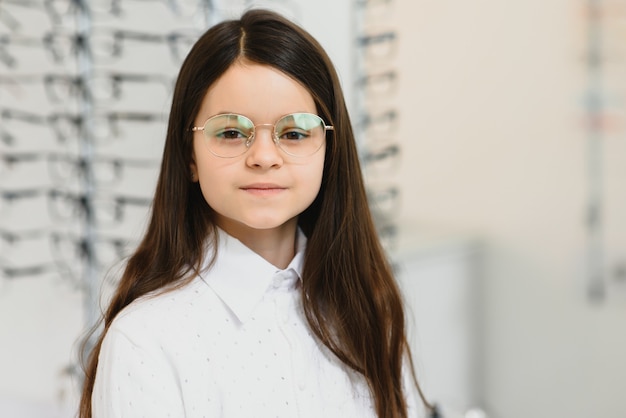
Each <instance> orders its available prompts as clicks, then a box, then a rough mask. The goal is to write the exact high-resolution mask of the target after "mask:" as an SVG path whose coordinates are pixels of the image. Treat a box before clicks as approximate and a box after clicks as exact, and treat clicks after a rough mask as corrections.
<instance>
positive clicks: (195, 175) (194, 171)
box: [189, 155, 199, 183]
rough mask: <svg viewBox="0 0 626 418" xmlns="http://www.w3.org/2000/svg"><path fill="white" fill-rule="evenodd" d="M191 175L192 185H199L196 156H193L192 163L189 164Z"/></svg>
mask: <svg viewBox="0 0 626 418" xmlns="http://www.w3.org/2000/svg"><path fill="white" fill-rule="evenodd" d="M189 174H190V177H191V182H192V183H197V182H198V181H199V177H198V166H197V165H196V158H195V156H194V155H192V156H191V163H189Z"/></svg>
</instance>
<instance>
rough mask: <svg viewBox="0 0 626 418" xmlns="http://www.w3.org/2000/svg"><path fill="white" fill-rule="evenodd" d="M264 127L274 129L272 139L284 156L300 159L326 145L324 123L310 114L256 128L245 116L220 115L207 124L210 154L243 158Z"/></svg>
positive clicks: (205, 133) (293, 115) (205, 132)
mask: <svg viewBox="0 0 626 418" xmlns="http://www.w3.org/2000/svg"><path fill="white" fill-rule="evenodd" d="M261 127H267V128H271V129H272V139H273V140H274V142H275V143H276V144H277V145H278V147H279V148H281V149H282V150H283V151H284V152H285V153H287V154H289V155H293V156H297V157H306V156H309V155H312V154H314V153H315V152H316V151H317V150H319V149H320V148H321V146H322V144H323V143H324V139H325V131H326V129H327V128H326V126H325V124H324V121H323V120H322V119H321V118H320V117H319V116H317V115H314V114H311V113H293V114H290V115H286V116H283V117H282V118H280V119H279V120H278V121H277V122H276V123H275V124H274V125H273V126H272V125H256V126H255V125H254V123H253V122H252V121H251V120H250V119H248V118H247V117H245V116H242V115H237V114H224V115H217V116H214V117H212V118H210V119H209V120H207V122H206V123H205V125H204V128H203V132H204V136H205V138H206V140H207V146H208V148H209V151H210V152H211V153H213V154H214V155H216V156H218V157H225V158H231V157H236V156H239V155H242V154H243V153H245V152H246V151H247V150H248V148H249V147H250V146H251V145H252V142H253V141H254V140H255V136H256V135H257V130H258V129H259V128H261Z"/></svg>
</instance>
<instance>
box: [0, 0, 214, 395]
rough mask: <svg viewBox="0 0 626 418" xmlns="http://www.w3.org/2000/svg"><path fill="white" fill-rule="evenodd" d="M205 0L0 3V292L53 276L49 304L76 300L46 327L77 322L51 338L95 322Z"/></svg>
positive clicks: (133, 222) (69, 369)
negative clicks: (53, 296)
mask: <svg viewBox="0 0 626 418" xmlns="http://www.w3.org/2000/svg"><path fill="white" fill-rule="evenodd" d="M213 6H214V2H213V1H211V0H123V1H122V0H0V296H2V297H5V298H9V297H13V296H12V294H11V292H12V291H15V290H17V289H18V288H19V289H27V288H28V289H31V287H27V286H30V283H33V285H34V289H37V288H50V283H51V282H53V285H52V287H57V288H62V289H64V290H62V291H59V295H62V297H63V299H64V301H60V300H59V301H58V302H54V303H59V304H63V303H64V304H65V305H71V304H74V303H76V302H78V301H80V304H82V306H77V307H67V306H64V307H63V309H55V310H53V311H50V312H49V314H48V317H49V321H55V320H57V321H63V320H64V318H66V317H67V316H68V315H71V314H68V312H69V311H71V312H80V315H81V316H82V318H81V319H80V321H78V322H80V324H81V325H82V326H81V327H80V329H78V330H76V329H74V328H73V325H69V324H67V323H64V324H61V325H60V326H61V327H62V328H63V329H60V330H58V331H60V332H58V333H57V337H56V338H57V339H56V341H59V339H71V340H78V338H79V337H80V335H81V333H82V331H83V330H84V328H86V327H91V326H93V325H95V324H96V323H97V321H98V319H99V317H100V314H101V306H103V302H104V299H106V298H107V297H108V295H109V294H110V291H111V289H112V285H113V284H114V281H115V280H116V279H117V277H118V276H119V269H120V268H121V265H122V263H123V261H122V260H123V258H124V257H125V256H126V255H127V254H128V252H129V251H130V250H131V249H132V248H133V247H134V246H135V245H136V243H137V239H138V237H139V236H141V230H142V228H143V226H144V224H145V222H146V219H147V215H148V212H149V209H150V205H151V198H152V194H153V190H154V185H155V182H156V176H157V174H158V169H159V164H160V157H161V152H162V148H163V141H164V139H165V133H166V124H167V112H168V111H169V105H170V101H171V92H172V89H173V83H174V80H175V77H176V75H177V72H178V69H179V67H180V64H181V63H182V58H183V57H184V56H185V55H186V53H187V51H188V49H189V48H190V47H191V45H192V44H193V42H195V40H196V39H197V37H198V36H199V35H200V34H201V33H202V32H203V31H204V30H206V28H207V27H208V26H210V25H212V24H213V23H214V22H215V21H217V20H219V19H220V16H219V14H218V12H217V10H216V9H214V7H213ZM44 282H45V286H42V285H43V284H44ZM37 283H38V284H37ZM57 285H58V286H57ZM20 291H22V290H20ZM24 291H28V290H24ZM35 291H37V290H35ZM61 292H62V293H61ZM2 303H4V306H5V307H8V306H12V305H13V303H9V304H7V302H6V301H4V302H2ZM16 303H17V302H16ZM55 306H56V305H55ZM59 306H60V305H59ZM7 309H8V308H7ZM61 311H63V313H61ZM16 313H17V312H16ZM20 315H24V313H20ZM62 315H65V316H62ZM55 318H58V319H55ZM52 323H53V322H51V324H52ZM16 330H17V328H16ZM18 332H19V331H18ZM66 334H67V335H66ZM69 334H72V335H69ZM55 344H56V343H55ZM55 344H52V346H54V345H55ZM68 344H69V343H68ZM11 350H12V349H11ZM61 358H62V357H61V356H59V359H61ZM59 359H57V357H54V356H51V358H50V360H51V362H52V363H54V365H48V366H46V367H47V368H52V367H54V368H60V369H61V370H60V371H56V372H54V373H55V374H56V375H59V376H61V377H59V378H58V379H61V383H59V385H60V386H69V384H68V383H65V382H66V380H67V379H66V378H67V377H68V376H69V379H70V380H76V379H75V378H76V377H77V378H78V379H79V380H80V373H79V368H78V367H77V366H76V365H75V364H74V360H69V359H68V361H70V362H71V364H68V365H63V364H58V362H60V361H62V360H59ZM8 373H9V375H11V373H12V372H11V371H9V372H8ZM42 373H44V374H46V375H51V374H52V373H53V372H48V371H47V369H46V370H42ZM57 383H58V382H54V384H55V386H56V384H57ZM66 396H67V395H66Z"/></svg>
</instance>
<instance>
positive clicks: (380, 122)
mask: <svg viewBox="0 0 626 418" xmlns="http://www.w3.org/2000/svg"><path fill="white" fill-rule="evenodd" d="M397 124H398V112H397V111H396V110H395V109H386V110H370V111H368V112H367V113H365V114H364V115H363V117H362V118H361V121H360V127H361V129H362V131H363V132H364V133H365V135H366V137H367V139H368V141H369V140H370V136H373V137H374V138H380V137H386V136H388V135H389V134H391V133H394V132H395V131H396V129H397Z"/></svg>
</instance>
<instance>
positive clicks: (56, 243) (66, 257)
mask: <svg viewBox="0 0 626 418" xmlns="http://www.w3.org/2000/svg"><path fill="white" fill-rule="evenodd" d="M50 243H51V249H52V255H53V259H54V261H55V263H56V265H57V266H59V267H60V269H61V270H62V271H69V272H72V275H73V276H75V278H76V279H79V278H80V277H81V267H82V264H81V263H82V262H85V261H91V262H93V263H94V264H95V266H96V267H97V268H98V269H100V270H107V269H109V268H111V267H113V266H114V264H115V263H118V262H120V261H122V260H124V259H125V258H126V257H127V256H128V255H129V249H130V247H131V242H130V240H128V239H125V238H120V237H108V236H103V235H96V236H95V237H92V238H90V239H87V238H86V237H84V236H79V235H74V234H69V233H61V232H54V233H52V234H51V235H50Z"/></svg>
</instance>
